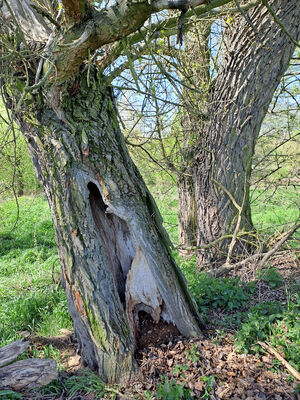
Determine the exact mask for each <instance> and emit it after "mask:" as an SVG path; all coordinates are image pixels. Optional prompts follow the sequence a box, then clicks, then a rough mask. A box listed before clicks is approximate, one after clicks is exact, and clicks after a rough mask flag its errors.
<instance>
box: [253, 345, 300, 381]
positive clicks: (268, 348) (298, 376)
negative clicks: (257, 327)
mask: <svg viewBox="0 0 300 400" xmlns="http://www.w3.org/2000/svg"><path fill="white" fill-rule="evenodd" d="M257 343H258V344H259V345H260V346H261V347H262V348H263V349H264V350H266V351H267V352H268V353H270V354H273V356H275V357H276V358H277V360H279V361H280V362H281V363H282V364H283V365H284V366H285V368H286V369H287V370H288V371H289V373H290V374H291V375H293V377H294V378H296V379H297V380H298V381H300V374H299V372H298V371H296V370H295V368H294V367H292V366H291V364H289V363H288V362H287V361H286V360H285V359H284V358H283V357H282V356H281V355H280V354H279V353H278V352H277V351H276V350H275V349H273V347H271V346H268V345H267V344H266V343H264V342H260V341H259V340H258V341H257Z"/></svg>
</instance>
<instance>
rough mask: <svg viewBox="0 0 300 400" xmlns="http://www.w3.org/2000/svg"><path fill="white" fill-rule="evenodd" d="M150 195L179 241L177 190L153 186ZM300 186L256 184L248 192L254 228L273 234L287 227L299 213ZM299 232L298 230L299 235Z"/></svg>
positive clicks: (169, 231) (173, 238)
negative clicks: (259, 185)
mask: <svg viewBox="0 0 300 400" xmlns="http://www.w3.org/2000/svg"><path fill="white" fill-rule="evenodd" d="M151 189H153V196H154V198H155V200H156V202H157V205H158V207H159V209H160V212H161V214H162V216H163V220H164V225H165V228H166V229H167V231H168V233H169V235H170V238H171V240H172V241H173V243H175V245H176V244H177V243H178V235H177V205H178V201H177V191H176V189H175V188H173V189H170V190H169V191H168V192H167V193H166V194H164V195H163V194H161V193H160V192H158V191H157V189H156V188H155V187H153V188H151ZM299 198H300V190H299V189H298V188H297V187H293V186H290V187H278V188H277V189H276V191H275V192H274V191H273V189H267V190H265V189H263V188H259V189H256V190H254V191H252V192H251V213H252V220H253V223H254V226H255V228H256V229H257V230H258V232H259V233H261V234H263V235H264V234H267V235H272V234H274V233H277V232H281V231H284V230H287V229H288V227H290V226H291V225H292V224H293V223H294V222H295V221H296V220H297V218H298V216H299V206H300V200H299ZM299 236H300V234H299V233H298V236H297V237H299Z"/></svg>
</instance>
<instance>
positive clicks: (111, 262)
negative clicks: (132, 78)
mask: <svg viewBox="0 0 300 400" xmlns="http://www.w3.org/2000/svg"><path fill="white" fill-rule="evenodd" d="M33 101H34V103H33V106H32V107H31V108H30V110H28V111H30V119H31V123H30V124H29V123H28V119H27V120H26V118H25V114H23V115H20V114H19V123H20V126H21V130H22V131H23V132H25V133H26V137H27V141H28V143H29V147H30V151H31V155H32V158H33V162H34V165H35V167H36V170H37V173H38V177H39V179H40V181H41V182H42V184H43V187H44V189H45V193H46V196H47V199H48V202H49V205H50V208H51V212H52V216H53V220H54V225H55V230H56V238H57V244H58V251H59V256H60V260H61V265H62V276H63V282H64V286H65V289H66V293H67V300H68V306H69V311H70V314H71V316H72V319H73V323H74V330H75V334H76V337H77V339H78V342H79V346H80V351H81V355H82V357H83V359H84V360H85V362H86V363H87V364H88V365H89V366H90V367H91V368H93V369H97V370H98V372H99V375H100V377H101V378H102V379H103V380H105V381H108V382H117V381H121V380H125V379H128V378H129V377H130V376H131V375H132V374H133V373H134V371H135V369H136V364H135V360H134V351H135V334H136V331H137V329H138V326H139V312H140V311H144V312H146V313H148V314H150V315H151V317H152V318H153V321H154V323H155V322H158V321H164V322H165V323H172V324H174V325H176V327H177V328H178V330H179V331H180V332H181V334H183V335H185V336H190V335H199V334H200V329H199V323H200V320H199V317H198V314H197V309H196V306H195V303H194V302H193V300H192V298H191V297H190V295H189V293H188V291H187V287H186V283H185V280H184V278H183V275H182V274H181V272H180V270H179V269H178V267H177V266H176V264H175V263H174V260H173V259H172V256H171V254H170V251H169V242H168V237H167V234H166V233H165V231H164V229H163V227H162V224H161V222H162V221H161V218H160V215H159V212H158V210H157V208H156V206H155V203H154V201H153V199H152V197H151V195H150V193H149V192H148V190H147V188H146V187H145V184H144V182H143V180H142V178H141V176H140V174H139V173H138V171H137V169H136V167H135V165H134V164H133V162H132V161H131V159H130V157H129V155H128V152H127V149H126V146H125V141H124V138H123V136H122V135H121V132H120V129H119V126H118V121H117V114H116V110H115V106H114V102H113V96H112V93H111V91H110V90H109V88H106V87H104V86H103V83H102V79H101V77H100V76H97V73H96V72H95V71H93V69H89V70H87V69H86V70H85V71H82V73H81V76H80V78H79V77H78V78H77V79H75V81H74V83H73V84H72V85H71V86H70V87H69V88H68V90H66V91H65V92H59V91H58V89H56V88H55V87H52V88H51V89H48V90H45V89H44V90H43V96H42V94H36V95H35V97H34V98H33ZM150 289H151V290H150Z"/></svg>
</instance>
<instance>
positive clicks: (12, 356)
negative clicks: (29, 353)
mask: <svg viewBox="0 0 300 400" xmlns="http://www.w3.org/2000/svg"><path fill="white" fill-rule="evenodd" d="M28 346H29V342H23V340H17V341H16V342H13V343H9V344H7V345H6V346H3V347H1V349H0V367H3V366H4V365H7V364H9V363H11V362H12V361H14V360H16V359H17V358H18V356H19V355H20V354H22V353H24V351H25V350H26V349H27V348H28Z"/></svg>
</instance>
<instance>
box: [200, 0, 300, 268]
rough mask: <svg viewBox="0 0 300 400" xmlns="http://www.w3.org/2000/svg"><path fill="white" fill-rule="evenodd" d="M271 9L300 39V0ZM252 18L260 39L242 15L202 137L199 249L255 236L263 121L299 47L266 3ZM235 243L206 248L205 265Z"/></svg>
mask: <svg viewBox="0 0 300 400" xmlns="http://www.w3.org/2000/svg"><path fill="white" fill-rule="evenodd" d="M271 6H272V7H273V8H274V10H275V11H276V13H277V15H278V16H279V18H280V19H281V21H282V23H283V24H284V25H285V27H286V29H287V30H288V31H289V32H290V34H291V35H292V36H293V38H294V39H295V40H299V37H300V29H299V20H300V3H299V1H298V0H291V1H290V0H284V1H279V0H275V1H272V2H271ZM249 15H250V18H251V20H252V22H253V24H254V25H255V26H256V28H257V34H255V33H254V31H253V30H252V28H251V27H250V26H249V24H248V23H247V21H245V19H244V18H243V17H239V18H237V20H236V22H235V23H234V24H233V25H232V26H229V28H228V31H227V33H226V36H227V39H226V44H225V47H226V50H225V54H224V59H223V62H222V65H221V67H220V71H219V74H218V77H217V79H216V82H215V85H214V88H213V91H212V94H211V98H210V107H209V113H208V118H209V120H208V121H209V122H208V123H207V124H206V126H205V128H204V140H203V138H200V140H199V145H198V154H197V158H196V163H195V167H194V171H193V175H194V187H195V199H196V208H197V244H198V246H203V245H206V244H208V243H210V242H213V241H215V240H216V239H218V238H220V237H222V236H223V235H232V234H235V232H234V231H235V230H236V231H237V228H239V232H240V233H242V234H243V233H246V232H248V231H253V225H252V222H251V211H250V204H249V188H250V181H249V178H250V175H251V159H252V156H253V153H254V149H255V143H256V139H257V135H258V133H259V129H260V126H261V123H262V120H263V118H264V116H265V114H266V112H267V109H268V106H269V104H270V101H271V99H272V96H273V93H274V91H275V89H276V87H277V85H278V83H279V81H280V79H281V77H282V75H283V73H284V72H285V70H286V69H287V67H288V64H289V60H290V58H291V56H292V53H293V51H294V48H295V45H294V44H293V43H292V41H291V40H290V39H289V38H288V36H287V35H286V34H285V33H284V32H283V31H282V30H281V29H280V27H279V26H278V25H277V24H276V23H275V22H274V20H273V18H272V16H271V15H270V14H269V12H268V11H267V9H266V8H265V7H264V6H263V5H259V6H258V7H256V8H255V9H254V10H253V11H252V12H251V13H249ZM237 225H239V227H238V226H237ZM243 238H244V239H245V238H247V236H244V237H240V238H237V242H236V244H235V247H234V249H233V253H235V252H236V253H240V252H245V250H247V249H249V246H248V243H247V242H245V241H243ZM248 238H249V236H248ZM229 242H230V239H229V240H227V241H222V242H220V243H219V245H218V246H216V247H214V248H212V249H211V251H206V252H205V253H203V252H200V251H199V253H198V265H199V266H201V265H203V263H211V262H212V261H216V260H218V259H220V258H221V259H224V258H226V253H227V251H228V245H229Z"/></svg>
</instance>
